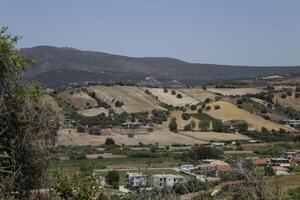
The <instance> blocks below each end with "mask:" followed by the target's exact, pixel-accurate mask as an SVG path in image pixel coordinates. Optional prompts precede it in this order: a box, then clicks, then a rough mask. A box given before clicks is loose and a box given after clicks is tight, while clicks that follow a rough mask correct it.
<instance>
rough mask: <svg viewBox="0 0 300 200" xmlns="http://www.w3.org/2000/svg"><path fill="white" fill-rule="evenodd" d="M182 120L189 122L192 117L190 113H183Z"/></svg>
mask: <svg viewBox="0 0 300 200" xmlns="http://www.w3.org/2000/svg"><path fill="white" fill-rule="evenodd" d="M181 118H182V119H183V120H189V119H190V115H189V114H188V113H182V114H181Z"/></svg>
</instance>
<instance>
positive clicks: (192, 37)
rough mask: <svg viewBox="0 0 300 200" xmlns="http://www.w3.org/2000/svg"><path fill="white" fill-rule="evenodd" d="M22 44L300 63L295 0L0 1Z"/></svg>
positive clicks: (299, 10)
mask: <svg viewBox="0 0 300 200" xmlns="http://www.w3.org/2000/svg"><path fill="white" fill-rule="evenodd" d="M0 26H8V27H9V29H10V32H11V33H13V34H19V35H22V36H23V39H22V41H21V42H20V43H19V47H31V46H36V45H55V46H64V47H65V46H68V47H74V48H78V49H83V50H96V51H103V52H108V53H113V54H121V55H128V56H136V57H143V56H169V57H175V58H179V59H183V60H186V61H189V62H200V63H219V64H242V65H300V0H119V1H117V0H106V1H104V0H69V1H67V0H48V1H46V0H19V1H18V0H0Z"/></svg>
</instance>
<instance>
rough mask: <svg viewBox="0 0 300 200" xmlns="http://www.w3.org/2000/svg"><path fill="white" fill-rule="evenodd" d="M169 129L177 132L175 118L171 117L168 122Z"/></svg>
mask: <svg viewBox="0 0 300 200" xmlns="http://www.w3.org/2000/svg"><path fill="white" fill-rule="evenodd" d="M169 130H170V131H172V132H177V122H176V118H172V119H171V121H170V123H169Z"/></svg>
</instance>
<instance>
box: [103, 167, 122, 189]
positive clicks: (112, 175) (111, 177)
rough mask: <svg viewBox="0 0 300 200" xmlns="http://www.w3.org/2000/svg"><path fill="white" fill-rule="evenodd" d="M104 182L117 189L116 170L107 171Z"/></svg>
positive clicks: (118, 177)
mask: <svg viewBox="0 0 300 200" xmlns="http://www.w3.org/2000/svg"><path fill="white" fill-rule="evenodd" d="M105 180H106V182H107V183H108V184H109V185H112V186H113V187H114V188H118V185H119V181H120V175H119V172H117V171H116V170H112V171H109V172H108V173H107V175H106V177H105Z"/></svg>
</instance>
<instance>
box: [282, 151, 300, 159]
mask: <svg viewBox="0 0 300 200" xmlns="http://www.w3.org/2000/svg"><path fill="white" fill-rule="evenodd" d="M296 156H297V153H296V152H295V151H287V152H283V153H282V154H281V157H283V158H286V159H292V158H295V157H296Z"/></svg>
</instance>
